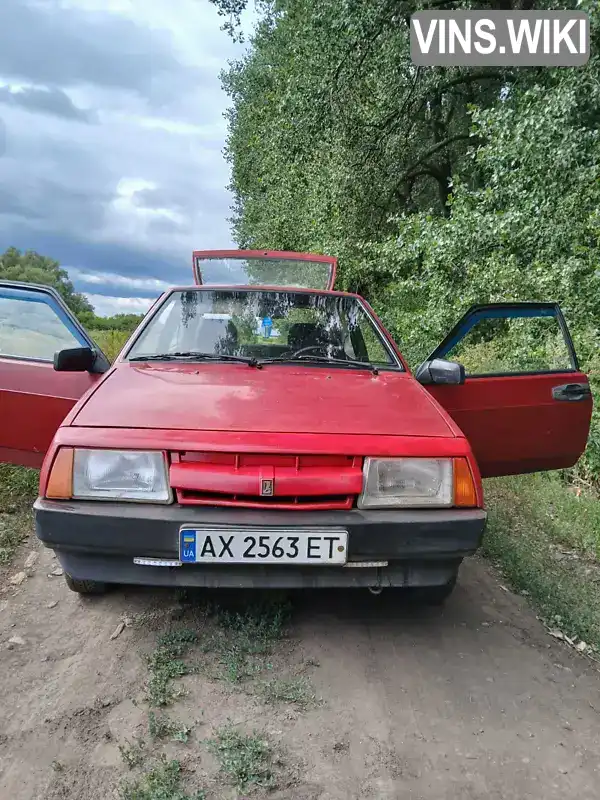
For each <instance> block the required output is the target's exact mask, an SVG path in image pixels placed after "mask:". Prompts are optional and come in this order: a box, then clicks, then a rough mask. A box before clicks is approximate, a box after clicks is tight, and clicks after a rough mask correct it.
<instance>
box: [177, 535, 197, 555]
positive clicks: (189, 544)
mask: <svg viewBox="0 0 600 800" xmlns="http://www.w3.org/2000/svg"><path fill="white" fill-rule="evenodd" d="M180 549H181V560H182V561H191V562H194V561H196V534H195V533H186V532H185V531H181V548H180Z"/></svg>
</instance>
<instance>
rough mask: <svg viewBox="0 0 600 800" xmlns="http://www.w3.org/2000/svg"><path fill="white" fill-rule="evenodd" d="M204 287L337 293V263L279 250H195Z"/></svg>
mask: <svg viewBox="0 0 600 800" xmlns="http://www.w3.org/2000/svg"><path fill="white" fill-rule="evenodd" d="M193 266H194V280H195V281H196V283H197V284H199V285H200V286H271V287H277V288H283V287H285V288H296V289H321V290H323V289H333V284H334V281H335V272H336V267H337V259H336V258H334V257H333V256H322V255H315V254H312V253H290V252H284V251H277V250H195V251H194V253H193Z"/></svg>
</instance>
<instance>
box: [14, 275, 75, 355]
mask: <svg viewBox="0 0 600 800" xmlns="http://www.w3.org/2000/svg"><path fill="white" fill-rule="evenodd" d="M85 344H86V342H85V340H84V339H83V337H81V336H79V334H78V332H77V331H76V330H75V329H74V328H73V326H72V325H69V324H68V322H67V320H65V319H64V318H63V316H62V314H61V309H59V308H58V307H54V303H53V302H52V298H51V296H49V295H47V294H46V293H45V292H43V291H35V290H28V291H23V290H18V289H13V288H11V287H1V288H0V357H11V358H24V359H33V360H36V361H52V360H53V358H54V354H55V353H56V352H57V351H58V350H62V349H64V348H68V347H79V346H84V345H85Z"/></svg>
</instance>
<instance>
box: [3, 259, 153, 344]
mask: <svg viewBox="0 0 600 800" xmlns="http://www.w3.org/2000/svg"><path fill="white" fill-rule="evenodd" d="M0 280H6V281H23V282H25V283H38V284H42V285H44V286H52V288H54V289H56V290H57V291H58V293H59V294H60V295H61V297H62V298H63V300H64V301H65V303H66V304H67V306H68V307H69V308H70V309H71V311H72V312H73V313H74V314H75V316H77V317H78V318H79V320H80V321H81V322H82V323H83V324H84V325H85V326H86V327H88V328H94V329H95V330H103V331H113V330H116V331H124V332H131V331H133V330H134V329H135V328H136V327H137V326H138V325H139V323H140V321H141V320H142V317H143V314H115V315H114V316H112V317H97V316H96V315H95V313H94V307H93V306H92V304H91V303H90V301H89V300H88V299H87V298H86V297H85V295H83V294H81V293H80V292H76V291H75V288H74V286H73V284H72V283H71V281H70V280H69V274H68V272H67V271H66V270H65V269H63V268H62V267H61V266H60V264H59V263H58V261H55V260H54V259H52V258H48V256H42V255H40V254H39V253H36V252H35V251H34V250H27V251H25V252H22V251H20V250H17V248H16V247H9V248H8V250H6V251H5V252H4V253H3V254H2V255H0Z"/></svg>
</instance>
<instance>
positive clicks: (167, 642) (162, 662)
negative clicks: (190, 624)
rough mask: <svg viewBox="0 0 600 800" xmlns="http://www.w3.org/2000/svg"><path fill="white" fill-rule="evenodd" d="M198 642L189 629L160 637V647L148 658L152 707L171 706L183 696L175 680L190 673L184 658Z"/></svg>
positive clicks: (148, 695)
mask: <svg viewBox="0 0 600 800" xmlns="http://www.w3.org/2000/svg"><path fill="white" fill-rule="evenodd" d="M197 641H198V636H197V634H196V633H194V631H190V630H187V629H183V630H176V631H171V632H170V633H166V634H164V635H163V636H161V637H160V639H159V640H158V647H157V648H156V650H155V651H154V652H153V653H152V654H151V655H150V656H149V657H148V670H149V673H150V676H149V678H148V683H147V687H146V693H147V697H148V702H149V704H150V705H151V706H155V707H157V706H166V705H169V704H170V703H172V702H173V701H174V700H175V699H176V698H177V697H178V696H179V695H180V694H181V690H179V689H177V688H175V686H174V685H173V680H174V679H175V678H180V677H182V676H183V675H187V673H188V672H189V671H190V669H189V667H188V665H187V664H186V663H185V661H184V660H183V656H184V655H185V654H186V653H187V651H188V649H189V647H190V645H191V644H194V643H195V642H197Z"/></svg>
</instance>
